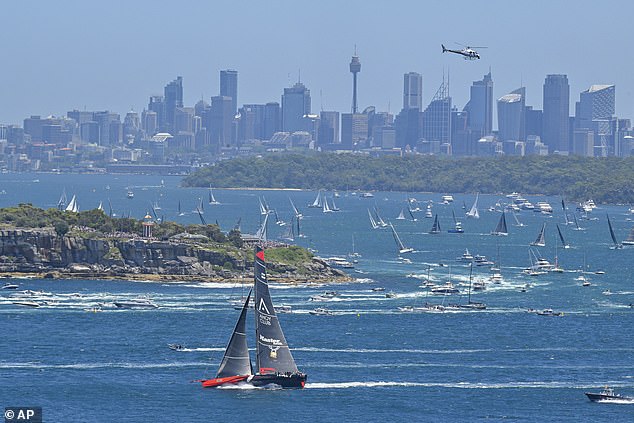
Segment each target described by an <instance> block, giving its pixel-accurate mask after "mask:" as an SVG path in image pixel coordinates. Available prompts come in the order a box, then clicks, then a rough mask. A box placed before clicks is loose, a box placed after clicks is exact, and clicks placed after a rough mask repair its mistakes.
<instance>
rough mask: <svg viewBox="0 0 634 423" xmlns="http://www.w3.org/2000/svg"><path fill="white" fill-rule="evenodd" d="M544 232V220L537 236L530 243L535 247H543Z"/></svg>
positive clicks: (544, 243) (544, 242)
mask: <svg viewBox="0 0 634 423" xmlns="http://www.w3.org/2000/svg"><path fill="white" fill-rule="evenodd" d="M545 232H546V222H544V224H543V225H542V230H541V231H539V234H537V238H536V239H535V241H534V242H531V245H533V246H535V247H545V246H546V237H545V236H544V233H545Z"/></svg>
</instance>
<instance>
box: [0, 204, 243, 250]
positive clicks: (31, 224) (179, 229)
mask: <svg viewBox="0 0 634 423" xmlns="http://www.w3.org/2000/svg"><path fill="white" fill-rule="evenodd" d="M2 226H6V227H11V228H13V227H17V228H45V227H52V228H55V232H56V233H57V234H58V235H60V236H64V235H67V234H69V235H73V233H72V232H71V233H69V231H72V230H73V228H82V229H80V230H78V231H77V233H76V234H74V235H79V236H92V235H94V236H99V235H100V234H102V235H109V236H115V237H116V236H117V234H138V235H140V234H141V233H142V231H143V228H142V222H141V221H140V220H138V219H133V218H125V217H121V218H114V217H110V216H108V215H107V214H106V213H104V212H103V211H102V210H98V209H93V210H86V211H82V212H79V213H71V212H66V211H60V210H57V209H41V208H38V207H35V206H33V205H31V204H18V205H17V206H15V207H6V208H0V229H1V228H2ZM83 228H89V229H91V230H92V231H94V232H87V231H85V230H83ZM181 233H188V234H192V235H204V236H205V237H207V238H208V239H209V240H210V241H211V242H215V243H220V244H223V243H230V244H233V245H234V246H236V247H241V246H242V240H241V239H240V232H238V231H230V232H229V233H228V234H226V235H225V234H224V233H223V232H222V231H221V230H220V228H219V227H218V226H217V225H180V224H178V223H175V222H161V223H158V224H156V225H155V226H154V227H153V228H152V234H153V236H154V237H156V238H159V239H161V238H169V237H171V236H174V235H177V234H181Z"/></svg>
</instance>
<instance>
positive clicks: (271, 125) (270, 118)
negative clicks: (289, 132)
mask: <svg viewBox="0 0 634 423" xmlns="http://www.w3.org/2000/svg"><path fill="white" fill-rule="evenodd" d="M280 115H281V113H280V103H278V102H276V101H275V102H270V103H266V104H265V105H264V134H263V136H264V139H265V140H270V139H271V138H272V137H273V134H275V133H276V132H280V127H281V126H280V125H281V116H280Z"/></svg>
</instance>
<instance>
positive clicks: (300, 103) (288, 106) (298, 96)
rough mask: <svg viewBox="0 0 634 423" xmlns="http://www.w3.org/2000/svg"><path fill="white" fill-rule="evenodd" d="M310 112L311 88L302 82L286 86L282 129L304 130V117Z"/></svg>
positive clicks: (283, 99)
mask: <svg viewBox="0 0 634 423" xmlns="http://www.w3.org/2000/svg"><path fill="white" fill-rule="evenodd" d="M309 114H310V90H309V89H308V88H306V87H305V86H304V84H302V83H301V82H297V83H296V84H295V85H293V86H292V87H291V88H284V94H283V95H282V131H284V132H296V131H301V130H303V127H304V125H303V122H302V119H303V117H304V115H309Z"/></svg>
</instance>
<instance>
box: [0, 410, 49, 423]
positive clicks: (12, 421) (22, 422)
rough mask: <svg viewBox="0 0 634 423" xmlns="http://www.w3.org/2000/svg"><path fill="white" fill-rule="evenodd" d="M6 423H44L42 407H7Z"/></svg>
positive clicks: (5, 411) (5, 412) (5, 413)
mask: <svg viewBox="0 0 634 423" xmlns="http://www.w3.org/2000/svg"><path fill="white" fill-rule="evenodd" d="M4 423H42V407H5V409H4Z"/></svg>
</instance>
